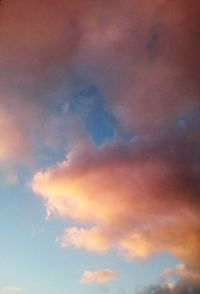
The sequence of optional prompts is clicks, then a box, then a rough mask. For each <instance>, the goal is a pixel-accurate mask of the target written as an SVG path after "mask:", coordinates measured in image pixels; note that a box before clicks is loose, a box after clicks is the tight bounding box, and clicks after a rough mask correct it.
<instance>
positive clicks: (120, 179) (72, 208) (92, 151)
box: [32, 128, 200, 266]
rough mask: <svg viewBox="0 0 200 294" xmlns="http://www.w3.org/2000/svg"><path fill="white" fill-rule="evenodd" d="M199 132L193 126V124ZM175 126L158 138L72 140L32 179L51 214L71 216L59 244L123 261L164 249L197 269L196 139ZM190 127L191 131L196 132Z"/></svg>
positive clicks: (197, 202) (197, 172)
mask: <svg viewBox="0 0 200 294" xmlns="http://www.w3.org/2000/svg"><path fill="white" fill-rule="evenodd" d="M195 130H196V129H195ZM193 131H194V130H192V129H190V128H189V132H188V129H187V130H182V129H178V130H177V129H176V128H175V129H174V130H173V131H172V130H170V132H169V133H168V134H165V136H161V137H160V138H157V139H154V140H153V139H152V138H151V139H144V140H143V139H142V138H141V140H138V142H137V141H132V142H130V143H129V144H126V145H123V144H120V143H117V142H116V143H111V144H107V145H104V146H101V147H95V146H93V145H91V144H83V145H81V144H80V145H77V147H76V148H74V150H73V151H72V152H71V153H70V154H68V156H67V159H66V160H64V161H63V162H61V163H59V164H57V165H56V166H54V167H51V168H49V169H47V170H45V171H39V172H37V173H36V174H35V176H34V178H33V180H32V189H33V191H34V192H35V193H37V194H39V195H40V196H41V197H42V199H43V200H44V202H45V205H46V207H47V210H48V213H49V214H50V215H58V216H60V217H62V218H64V219H65V218H71V219H73V220H74V221H76V222H77V223H78V224H80V225H81V227H73V228H68V229H66V231H65V233H64V235H63V236H62V237H61V238H60V239H59V242H60V244H61V246H62V247H65V246H66V247H68V246H70V245H73V246H75V247H77V248H84V249H87V250H90V251H99V252H102V251H105V250H108V249H109V248H111V247H115V248H117V250H118V251H119V252H120V253H121V254H122V255H124V256H125V257H126V258H128V259H137V258H139V259H144V258H146V257H148V256H149V255H151V254H154V253H158V252H164V251H168V252H171V253H172V254H173V255H176V256H177V257H179V258H180V259H182V260H184V261H185V262H187V263H188V264H190V265H191V266H199V262H200V255H199V252H200V250H199V249H200V239H199V229H200V227H199V204H200V202H199V190H200V186H199V160H200V158H199V143H198V141H194V140H193V135H192V134H193ZM194 132H195V131H194Z"/></svg>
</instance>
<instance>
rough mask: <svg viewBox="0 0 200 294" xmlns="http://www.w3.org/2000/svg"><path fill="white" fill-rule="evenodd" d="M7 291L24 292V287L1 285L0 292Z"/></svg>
mask: <svg viewBox="0 0 200 294" xmlns="http://www.w3.org/2000/svg"><path fill="white" fill-rule="evenodd" d="M5 292H22V288H19V287H15V286H4V287H0V293H5Z"/></svg>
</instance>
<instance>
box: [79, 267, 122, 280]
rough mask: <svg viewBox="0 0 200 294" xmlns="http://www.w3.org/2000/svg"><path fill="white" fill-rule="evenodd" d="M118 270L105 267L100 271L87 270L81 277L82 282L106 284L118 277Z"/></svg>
mask: <svg viewBox="0 0 200 294" xmlns="http://www.w3.org/2000/svg"><path fill="white" fill-rule="evenodd" d="M116 277H117V272H114V271H112V270H110V269H103V270H98V271H85V272H84V273H83V275H82V277H81V280H80V282H81V283H83V284H90V283H96V284H104V283H107V282H109V281H111V280H114V279H116Z"/></svg>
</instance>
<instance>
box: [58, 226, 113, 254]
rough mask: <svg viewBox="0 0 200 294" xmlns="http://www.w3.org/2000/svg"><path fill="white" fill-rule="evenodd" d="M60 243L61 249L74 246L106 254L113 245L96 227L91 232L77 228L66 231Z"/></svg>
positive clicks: (59, 240)
mask: <svg viewBox="0 0 200 294" xmlns="http://www.w3.org/2000/svg"><path fill="white" fill-rule="evenodd" d="M58 242H59V244H60V245H61V247H68V246H74V247H76V248H85V249H87V250H89V251H94V252H95V251H96V252H105V251H107V250H108V248H109V247H110V245H111V244H110V243H111V241H110V240H108V239H106V236H105V235H104V234H103V232H102V233H101V232H100V230H99V228H96V227H94V228H91V229H89V230H86V229H83V228H80V229H79V228H77V227H72V228H69V229H66V230H65V232H64V234H63V236H62V237H61V238H59V239H58Z"/></svg>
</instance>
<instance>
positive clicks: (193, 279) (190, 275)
mask: <svg viewBox="0 0 200 294" xmlns="http://www.w3.org/2000/svg"><path fill="white" fill-rule="evenodd" d="M168 278H175V279H178V280H184V281H187V282H189V283H191V284H194V285H199V286H200V272H199V270H198V269H196V268H190V267H188V266H187V265H185V264H178V265H177V266H176V267H175V268H168V269H166V270H165V271H164V272H163V273H162V275H161V282H165V281H167V279H168Z"/></svg>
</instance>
